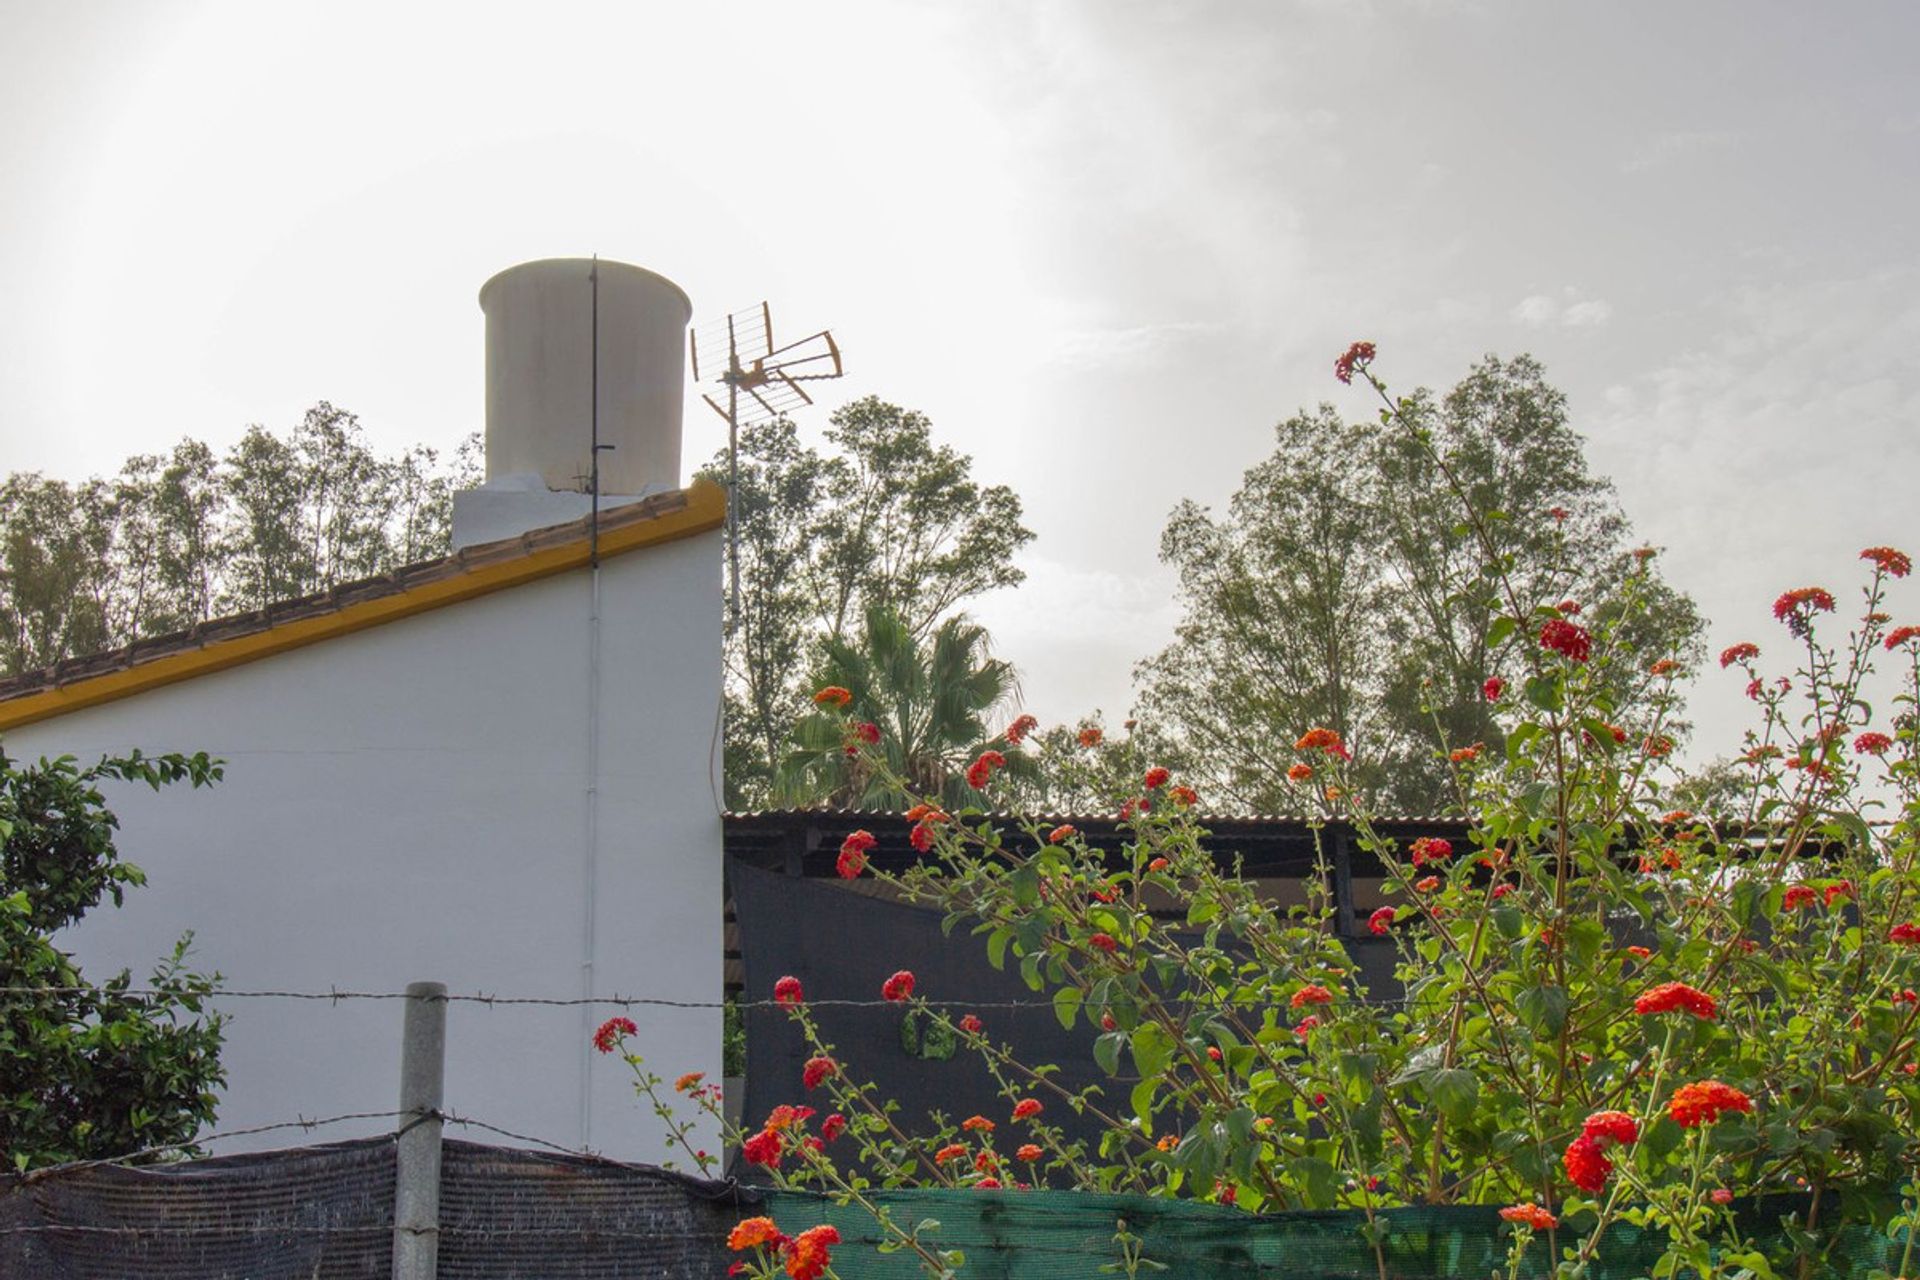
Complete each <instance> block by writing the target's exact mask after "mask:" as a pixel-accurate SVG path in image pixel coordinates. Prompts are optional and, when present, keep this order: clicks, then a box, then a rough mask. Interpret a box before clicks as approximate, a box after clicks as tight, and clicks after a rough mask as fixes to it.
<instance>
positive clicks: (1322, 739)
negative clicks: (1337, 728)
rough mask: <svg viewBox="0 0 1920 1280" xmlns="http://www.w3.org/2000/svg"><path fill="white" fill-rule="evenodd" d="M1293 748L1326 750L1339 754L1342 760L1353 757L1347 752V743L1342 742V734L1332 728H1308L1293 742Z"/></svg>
mask: <svg viewBox="0 0 1920 1280" xmlns="http://www.w3.org/2000/svg"><path fill="white" fill-rule="evenodd" d="M1293 749H1294V750H1295V751H1324V752H1326V753H1327V754H1328V755H1330V756H1339V757H1340V758H1341V759H1342V760H1350V759H1352V758H1353V757H1352V756H1350V755H1349V754H1347V744H1346V743H1344V742H1342V741H1341V740H1340V735H1339V734H1337V733H1335V732H1334V731H1333V730H1331V729H1322V728H1314V729H1309V730H1307V731H1306V732H1305V733H1303V734H1301V735H1300V737H1299V739H1298V740H1297V741H1296V742H1295V743H1294V744H1293Z"/></svg>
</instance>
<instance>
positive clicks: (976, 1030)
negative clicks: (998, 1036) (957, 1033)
mask: <svg viewBox="0 0 1920 1280" xmlns="http://www.w3.org/2000/svg"><path fill="white" fill-rule="evenodd" d="M985 1025H986V1024H985V1023H983V1022H981V1021H980V1019H979V1016H978V1015H976V1014H971V1013H969V1014H967V1015H966V1016H965V1017H963V1018H961V1019H960V1029H961V1030H962V1031H964V1032H966V1033H967V1034H968V1035H970V1036H977V1035H979V1034H980V1029H981V1028H982V1027H984V1026H985Z"/></svg>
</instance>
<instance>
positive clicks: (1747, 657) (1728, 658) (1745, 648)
mask: <svg viewBox="0 0 1920 1280" xmlns="http://www.w3.org/2000/svg"><path fill="white" fill-rule="evenodd" d="M1759 656H1760V646H1759V645H1757V644H1754V643H1752V642H1751V641H1747V640H1742V641H1741V642H1740V643H1739V644H1731V645H1728V646H1727V647H1726V648H1724V649H1722V650H1721V651H1720V668H1721V670H1723V671H1724V670H1725V669H1726V668H1728V667H1730V666H1732V665H1733V664H1734V663H1736V662H1752V661H1753V660H1754V659H1755V658H1757V657H1759Z"/></svg>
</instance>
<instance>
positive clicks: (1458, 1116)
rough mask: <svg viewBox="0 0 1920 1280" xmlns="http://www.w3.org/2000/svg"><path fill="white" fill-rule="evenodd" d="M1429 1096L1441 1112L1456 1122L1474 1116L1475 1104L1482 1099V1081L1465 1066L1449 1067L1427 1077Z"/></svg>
mask: <svg viewBox="0 0 1920 1280" xmlns="http://www.w3.org/2000/svg"><path fill="white" fill-rule="evenodd" d="M1427 1096H1428V1097H1430V1098H1432V1099H1433V1103H1434V1105H1435V1106H1437V1107H1439V1108H1440V1114H1441V1115H1443V1116H1445V1117H1446V1118H1447V1119H1449V1120H1451V1121H1453V1122H1454V1123H1455V1124H1465V1123H1466V1122H1467V1121H1468V1120H1471V1119H1472V1118H1473V1108H1474V1104H1475V1103H1477V1102H1478V1101H1479V1100H1480V1082H1479V1081H1478V1080H1476V1079H1475V1078H1474V1075H1473V1072H1471V1071H1468V1070H1467V1069H1466V1068H1464V1067H1448V1068H1445V1069H1443V1070H1440V1071H1436V1072H1434V1073H1433V1074H1432V1075H1431V1076H1428V1077H1427Z"/></svg>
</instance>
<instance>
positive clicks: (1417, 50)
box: [0, 0, 1920, 754]
mask: <svg viewBox="0 0 1920 1280" xmlns="http://www.w3.org/2000/svg"><path fill="white" fill-rule="evenodd" d="M1916 48H1920V6H1914V5H1911V4H1905V3H1884V4H1849V5H1843V6H1826V5H1819V6H1813V5H1805V4H1789V3H1753V2H1751V0H1742V2H1737V3H1736V2H1731V0H1729V2H1726V3H1687V4H1672V3H1668V2H1661V3H1645V4H1622V3H1614V4H1605V5H1588V6H1579V7H1576V6H1572V5H1562V4H1542V3H1533V2H1530V0H1514V2H1512V3H1504V4H1501V3H1486V4H1475V3H1465V2H1462V3H1445V2H1443V0H1429V2H1428V3H1407V4H1396V3H1385V2H1382V3H1353V4H1342V3H1332V2H1323V3H1292V4H1288V3H1279V2H1277V0H1275V2H1262V3H1253V2H1247V3H1238V4H1224V3H1220V4H1209V3H1173V2H1168V0H1158V2H1156V3H1115V2H1114V0H1098V2H1096V0H1086V2H1085V3H1077V4H1073V3H983V2H982V0H966V2H965V3H960V2H959V0H954V2H953V3H947V4H940V5H936V4H924V3H921V4H906V3H899V4H850V3H834V4H795V3H791V2H788V3H776V4H766V5H760V4H746V3H736V2H733V0H729V2H728V3H725V4H705V5H700V4H684V3H679V4H651V3H637V2H636V3H623V4H607V5H595V6H587V5H567V4H556V3H547V4H542V5H539V6H531V5H524V4H523V5H515V6H505V5H483V4H472V3H465V4H460V5H457V6H456V5H451V4H448V5H398V4H391V3H380V4H355V3H342V2H341V0H330V2H329V3H325V4H314V5H298V4H291V3H273V4H259V3H189V2H186V0H179V2H175V3H163V2H158V0H154V2H144V3H118V4H115V3H100V2H95V3H86V4H74V3H53V2H51V0H47V2H44V3H23V2H18V0H0V471H13V470H25V469H40V470H44V471H47V472H49V473H53V474H57V475H61V476H66V477H69V478H79V477H82V476H85V475H87V474H89V473H94V472H110V471H112V470H114V469H116V468H117V467H118V465H119V463H120V461H121V459H122V458H123V457H124V456H125V455H127V454H128V453H131V452H136V451H144V450H152V449H157V448H162V447H165V446H167V445H170V444H171V443H172V442H174V441H175V440H177V439H179V438H180V437H181V436H183V435H187V434H192V435H196V436H200V437H202V438H204V439H207V440H209V441H210V442H212V443H214V444H215V445H221V446H223V445H225V444H227V443H229V442H231V441H232V440H233V439H234V438H236V437H237V436H238V435H239V434H240V433H241V432H242V431H243V430H244V428H245V427H246V425H247V424H248V423H251V422H259V423H264V424H266V425H268V426H271V427H274V428H276V429H279V430H285V429H286V428H288V427H290V426H291V425H292V424H293V423H294V422H295V421H296V420H297V419H298V417H299V415H300V413H301V411H302V410H303V409H304V408H305V407H307V406H308V405H310V404H312V403H313V402H314V401H315V400H318V399H321V398H325V399H329V400H332V401H333V402H335V403H336V404H340V405H343V406H345V407H347V408H350V409H352V410H353V411H355V412H356V413H358V414H359V415H360V417H361V419H362V421H363V423H364V424H365V425H366V427H367V429H368V430H369V432H370V433H371V435H372V436H373V437H374V439H375V440H376V442H377V443H379V444H380V445H382V446H383V447H388V448H397V447H399V446H402V445H404V444H407V443H411V442H415V441H425V442H429V443H439V444H451V443H453V442H455V441H457V440H458V439H459V438H460V437H461V436H463V435H465V434H466V433H467V432H469V431H472V430H475V429H477V428H478V427H479V426H480V425H481V414H482V386H481V354H482V353H481V333H482V329H481V315H480V311H479V308H478V306H477V304H476V302H475V292H476V290H477V289H478V287H479V285H480V284H481V282H482V281H484V280H485V279H486V278H487V277H488V276H489V275H491V274H492V273H493V272H495V271H497V270H499V269H500V268H502V267H505V266H508V265H510V264H512V263H514V262H517V261H521V260H524V259H529V258H537V257H546V256H558V255H582V256H584V255H587V254H591V253H595V252H598V253H599V254H601V255H602V256H605V257H611V258H618V259H624V260H627V261H631V262H636V263H639V264H641V265H643V266H647V267H650V268H652V269H654V270H657V271H660V272H661V273H663V274H665V275H667V276H669V277H671V278H673V279H674V280H676V281H678V282H679V283H680V284H681V285H682V286H683V287H685V288H686V290H687V291H688V293H689V294H690V295H691V296H692V297H693V300H694V304H695V313H696V318H697V319H701V318H708V317H712V316H715V315H718V314H720V313H722V312H724V311H726V310H729V309H733V308H737V307H740V306H742V305H746V304H749V303H752V302H755V301H757V300H759V299H760V298H762V297H766V298H768V299H770V300H771V301H772V303H773V306H774V308H775V318H776V321H778V322H781V323H782V325H783V327H785V328H787V329H789V330H791V331H797V330H800V329H802V328H809V329H810V328H814V327H820V326H827V325H830V326H832V328H833V329H834V331H835V333H836V334H837V335H838V336H839V339H840V342H841V345H842V347H843V349H844V350H845V352H846V355H847V358H848V361H849V366H850V370H851V373H852V376H851V377H849V378H848V379H847V381H846V383H845V384H844V396H845V398H851V397H853V396H856V395H862V394H867V393H876V394H879V395H881V396H884V397H886V398H888V399H891V400H894V401H897V402H899V403H901V404H905V405H909V406H912V407H916V408H919V409H922V410H924V411H926V412H927V413H928V414H930V415H931V416H932V418H933V420H934V424H935V429H936V431H937V433H938V434H939V435H940V436H941V437H942V438H943V439H945V440H947V441H949V442H952V443H954V444H955V445H957V446H959V447H960V448H962V449H964V450H966V451H968V452H970V453H972V454H973V456H974V457H975V459H976V460H977V467H978V470H979V471H980V472H981V473H982V474H983V476H984V477H985V478H987V479H990V480H996V481H1004V482H1007V483H1009V484H1012V485H1013V486H1015V487H1016V488H1017V489H1018V490H1019V491H1020V493H1021V494H1022V496H1023V497H1024V498H1025V500H1026V503H1027V510H1028V521H1029V523H1030V524H1031V525H1032V526H1033V528H1034V529H1036V530H1037V532H1038V534H1039V537H1038V539H1037V540H1036V542H1035V543H1034V545H1033V547H1032V549H1031V553H1030V554H1029V555H1028V556H1027V557H1026V560H1025V564H1026V568H1027V570H1028V573H1029V575H1030V577H1029V581H1028V583H1027V585H1026V586H1025V587H1023V588H1022V589H1020V590H1019V591H1017V592H1013V593H1008V594H1005V595H1003V596H1002V597H999V598H995V599H991V600H988V601H985V602H983V603H982V605H981V607H980V609H979V613H980V615H981V616H982V617H983V618H984V619H985V620H986V621H987V622H989V623H990V624H991V626H992V628H993V630H994V633H995V635H996V637H997V639H998V642H999V645H1000V648H1001V650H1002V651H1003V653H1004V654H1005V655H1006V656H1009V657H1011V658H1012V659H1014V660H1015V661H1016V662H1017V663H1018V664H1019V665H1020V667H1021V669H1022V671H1023V673H1024V678H1025V689H1026V694H1027V700H1028V703H1029V706H1030V709H1032V710H1033V711H1035V712H1036V713H1038V714H1039V715H1041V716H1042V717H1043V718H1045V719H1049V720H1052V719H1061V718H1070V717H1075V716H1077V715H1078V714H1080V713H1082V712H1084V711H1087V710H1090V709H1092V708H1094V707H1104V708H1105V709H1106V710H1107V711H1108V713H1109V714H1110V715H1115V714H1118V713H1122V712H1124V709H1125V707H1126V705H1127V703H1128V701H1129V696H1130V695H1129V689H1130V683H1129V668H1130V666H1131V664H1132V663H1133V662H1134V661H1135V660H1136V659H1138V658H1140V657H1142V656H1144V655H1146V654H1147V653H1149V652H1151V651H1152V650H1154V649H1155V648H1157V647H1158V646H1160V645H1161V644H1162V643H1164V641H1165V640H1166V638H1167V637H1168V635H1169V632H1170V629H1171V626H1172V623H1173V619H1174V612H1173V608H1172V604H1171V599H1170V586H1171V583H1170V578H1169V576H1168V575H1167V574H1166V572H1165V571H1164V570H1163V569H1162V568H1160V566H1159V565H1158V564H1157V562H1156V547H1157V540H1158V535H1159V530H1160V527H1161V524H1162V522H1163V520H1164V518H1165V516H1166V513H1167V511H1168V510H1169V509H1170V508H1171V507H1172V505H1173V504H1174V503H1175V502H1176V501H1178V500H1179V499H1181V498H1183V497H1192V498H1196V499H1199V500H1201V501H1203V502H1208V503H1219V502H1221V501H1223V500H1224V499H1225V498H1226V497H1227V495H1229V494H1230V493H1231V492H1232V490H1233V488H1234V486H1235V484H1236V482H1237V480H1238V478H1239V475H1240V473H1241V472H1242V471H1243V470H1244V469H1245V468H1246V467H1248V466H1249V465H1251V464H1253V463H1254V462H1255V461H1257V460H1258V459H1259V458H1260V457H1262V456H1263V455H1264V454H1265V453H1266V452H1267V451H1268V449H1269V447H1270V444H1271V435H1270V427H1271V424H1272V423H1273V422H1274V421H1276V420H1278V419H1279V418H1281V417H1284V416H1286V415H1287V414H1288V413H1290V412H1291V411H1293V410H1294V409H1295V408H1297V407H1299V406H1301V405H1303V404H1308V403H1312V402H1316V401H1319V400H1321V399H1327V398H1332V399H1334V400H1335V401H1336V402H1337V403H1340V404H1342V405H1344V406H1346V407H1347V408H1349V409H1350V410H1351V411H1352V412H1354V413H1355V414H1359V413H1362V412H1365V411H1366V409H1365V404H1364V400H1363V398H1362V397H1361V396H1360V394H1359V393H1358V392H1353V391H1347V390H1345V389H1343V388H1340V387H1339V386H1338V385H1337V384H1335V383H1334V382H1333V381H1332V377H1331V373H1330V365H1331V361H1332V359H1333V357H1334V356H1335V355H1336V354H1337V353H1338V352H1339V351H1340V350H1341V349H1342V348H1344V347H1345V345H1346V344H1347V343H1348V342H1349V341H1350V340H1352V339H1355V338H1370V339H1372V340H1374V341H1376V342H1377V343H1379V344H1380V348H1381V367H1382V370H1383V372H1384V373H1385V374H1386V376H1387V377H1388V378H1389V380H1390V381H1391V382H1393V383H1394V384H1395V385H1396V386H1400V387H1407V386H1411V385H1412V384H1414V383H1427V384H1434V385H1445V384H1449V383H1451V382H1452V381H1453V380H1454V379H1456V378H1457V377H1458V376H1459V375H1460V374H1461V373H1462V372H1463V371H1464V369H1465V368H1466V366H1467V365H1468V364H1469V363H1470V362H1471V361H1472V360H1473V359H1475V358H1476V357H1478V356H1480V355H1482V354H1484V353H1487V352H1499V353H1501V354H1504V355H1512V354H1516V353H1518V352H1522V351H1530V352H1532V353H1533V354H1535V355H1536V356H1538V357H1539V358H1540V359H1541V360H1543V361H1544V362H1545V363H1546V365H1547V368H1548V373H1549V376H1550V377H1551V378H1552V380H1553V381H1555V382H1556V383H1557V384H1558V385H1560V386H1562V387H1564V388H1565V389H1566V390H1567V391H1568V393H1569V394H1570V396H1571V398H1572V404H1573V408H1574V415H1575V422H1576V424H1577V425H1578V426H1579V427H1580V429H1581V430H1582V431H1583V432H1584V433H1585V434H1586V436H1587V438H1588V440H1589V442H1590V446H1591V447H1590V457H1591V460H1592V462H1593V464H1594V465H1595V467H1596V469H1597V470H1599V471H1601V472H1603V473H1606V474H1609V475H1611V476H1612V477H1613V478H1614V479H1615V480H1616V482H1617V483H1618V485H1619V488H1620V492H1621V496H1622V499H1623V501H1624V504H1625V506H1626V508H1627V511H1628V514H1629V515H1630V516H1631V518H1632V519H1633V520H1634V522H1635V523H1636V525H1637V526H1638V528H1639V529H1640V530H1641V532H1642V533H1643V534H1644V535H1645V536H1646V537H1647V538H1648V539H1649V540H1651V541H1653V542H1655V543H1657V544H1661V545H1664V546H1666V547H1668V548H1669V554H1668V556H1667V558H1666V559H1665V561H1664V564H1665V566H1666V570H1667V572H1668V574H1669V575H1670V576H1671V577H1672V578H1673V579H1674V580H1675V581H1676V582H1677V583H1678V584H1679V585H1680V586H1681V587H1682V588H1684V589H1685V590H1687V591H1690V592H1692V593H1693V595H1694V596H1695V597H1696V598H1697V599H1698V600H1699V601H1700V603H1701V604H1702V606H1703V608H1704V610H1705V612H1706V613H1707V615H1708V617H1709V618H1710V619H1711V620H1712V624H1713V626H1712V631H1711V633H1710V636H1709V639H1710V641H1711V643H1712V644H1713V645H1714V646H1715V647H1716V648H1718V647H1719V646H1720V645H1723V644H1726V643H1730V642H1732V641H1733V640H1736V639H1746V638H1754V639H1758V640H1759V641H1760V642H1761V643H1762V644H1763V645H1764V644H1766V643H1767V642H1769V641H1773V642H1775V644H1774V648H1775V650H1776V651H1781V650H1783V649H1784V646H1783V645H1780V644H1779V643H1778V641H1779V640H1780V638H1781V636H1780V634H1779V632H1778V631H1777V629H1776V628H1775V626H1774V624H1773V623H1772V622H1771V620H1770V618H1769V617H1768V616H1767V609H1768V605H1769V604H1770V602H1771V601H1772V599H1773V597H1774V596H1775V595H1776V594H1777V593H1778V592H1779V591H1780V590H1782V589H1783V588H1786V587H1790V586H1799V585H1804V584H1807V583H1823V584H1827V585H1830V586H1833V587H1835V588H1840V587H1848V588H1849V590H1850V588H1851V584H1852V583H1853V582H1855V581H1856V580H1857V573H1856V564H1855V561H1854V557H1855V555H1856V554H1857V552H1858V551H1859V549H1860V548H1861V547H1863V546H1866V545H1869V544H1875V543H1892V544H1895V545H1899V546H1904V547H1906V548H1907V549H1909V550H1913V551H1916V552H1920V537H1915V527H1916V523H1920V521H1917V520H1916V515H1915V512H1916V503H1915V500H1914V492H1915V488H1916V482H1917V481H1920V443H1917V442H1916V436H1915V432H1914V425H1915V424H1916V422H1920V415H1917V414H1916V409H1920V404H1917V403H1916V400H1917V399H1920V354H1916V353H1917V352H1920V278H1916V277H1917V276H1920V269H1917V260H1916V252H1915V251H1916V248H1917V247H1920V216H1916V214H1917V212H1920V201H1917V200H1916V196H1920V164H1917V163H1916V161H1917V160H1920V90H1916V87H1915V86H1916V84H1917V83H1920V77H1916V76H1915V74H1914V71H1913V65H1912V64H1913V53H1914V50H1915V49H1916ZM837 402H838V398H836V400H835V401H833V402H830V403H837ZM822 418H823V415H818V414H816V415H815V416H814V418H813V419H812V420H811V421H808V422H807V423H806V426H807V428H808V429H809V430H813V431H817V430H818V428H819V426H820V425H821V421H822ZM722 436H723V430H722V428H721V424H720V423H719V422H718V421H717V420H716V419H712V418H711V416H710V415H708V414H707V413H706V412H705V411H704V410H702V411H701V412H699V413H693V412H689V414H688V417H687V449H686V458H687V461H688V464H689V465H692V464H693V463H695V462H697V461H699V460H700V459H703V458H704V457H706V456H708V455H709V454H710V453H711V452H712V450H713V448H714V447H715V446H716V445H717V444H718V443H719V441H720V440H721V438H722ZM1916 590H1920V588H1914V587H1913V586H1912V585H1911V584H1906V590H1905V591H1904V593H1903V594H1901V595H1899V596H1897V597H1896V600H1897V602H1898V605H1897V607H1898V608H1899V609H1900V610H1901V612H1902V616H1903V617H1906V616H1908V615H1916V616H1920V600H1915V599H1914V598H1913V596H1914V592H1915V591H1916ZM1734 685H1735V682H1734V681H1733V680H1731V679H1730V678H1727V677H1723V676H1721V675H1720V673H1719V672H1717V671H1713V672H1710V673H1708V674H1706V675H1704V676H1703V679H1702V682H1701V686H1700V689H1699V692H1698V693H1697V694H1696V696H1695V702H1694V709H1695V713H1696V715H1697V717H1698V718H1699V719H1700V721H1701V724H1702V729H1703V733H1702V739H1703V740H1702V741H1701V743H1700V744H1699V747H1700V748H1701V749H1702V752H1703V754H1711V753H1712V752H1713V750H1714V749H1715V748H1716V747H1721V746H1722V744H1724V743H1725V742H1726V741H1727V740H1728V737H1729V735H1733V734H1736V733H1737V731H1738V728H1739V727H1740V726H1741V725H1742V724H1743V723H1744V711H1745V708H1746V704H1745V702H1744V700H1743V699H1741V698H1740V697H1739V695H1738V690H1737V689H1736V688H1735V687H1734Z"/></svg>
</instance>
